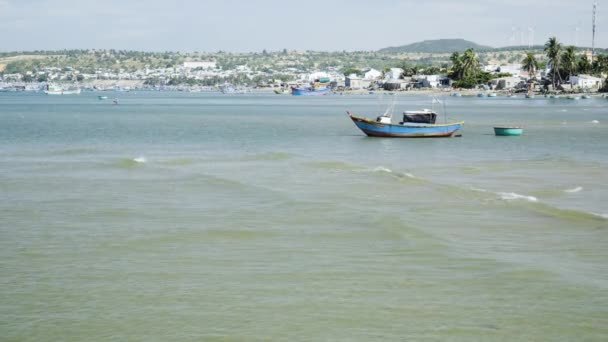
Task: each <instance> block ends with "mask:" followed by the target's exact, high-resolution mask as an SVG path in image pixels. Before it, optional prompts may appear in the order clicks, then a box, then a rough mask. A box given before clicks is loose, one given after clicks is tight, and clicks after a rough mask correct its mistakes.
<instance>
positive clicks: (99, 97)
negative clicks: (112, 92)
mask: <svg viewBox="0 0 608 342" xmlns="http://www.w3.org/2000/svg"><path fill="white" fill-rule="evenodd" d="M97 99H99V100H107V99H108V97H107V96H105V95H98V96H97Z"/></svg>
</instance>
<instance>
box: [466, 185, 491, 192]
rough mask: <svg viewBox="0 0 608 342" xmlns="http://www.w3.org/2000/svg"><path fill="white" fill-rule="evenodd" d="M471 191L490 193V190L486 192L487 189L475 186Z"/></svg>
mask: <svg viewBox="0 0 608 342" xmlns="http://www.w3.org/2000/svg"><path fill="white" fill-rule="evenodd" d="M470 189H471V190H473V191H477V192H488V190H486V189H482V188H476V187H474V186H472V187H471V188H470Z"/></svg>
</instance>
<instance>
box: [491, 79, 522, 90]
mask: <svg viewBox="0 0 608 342" xmlns="http://www.w3.org/2000/svg"><path fill="white" fill-rule="evenodd" d="M521 82H522V81H521V78H519V77H501V78H496V79H493V80H491V81H490V86H491V87H492V89H496V90H501V89H513V88H515V87H517V86H518V85H519V84H520V83H521Z"/></svg>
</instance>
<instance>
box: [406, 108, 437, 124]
mask: <svg viewBox="0 0 608 342" xmlns="http://www.w3.org/2000/svg"><path fill="white" fill-rule="evenodd" d="M436 120H437V113H435V112H433V111H431V110H428V109H424V110H416V111H406V112H403V122H400V124H402V125H403V124H408V123H421V124H434V123H435V121H436Z"/></svg>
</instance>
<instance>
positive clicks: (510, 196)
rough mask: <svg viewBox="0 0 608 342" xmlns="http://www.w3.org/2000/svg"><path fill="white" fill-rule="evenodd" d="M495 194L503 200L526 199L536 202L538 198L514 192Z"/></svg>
mask: <svg viewBox="0 0 608 342" xmlns="http://www.w3.org/2000/svg"><path fill="white" fill-rule="evenodd" d="M496 194H497V195H498V196H500V198H501V199H503V200H505V201H513V200H526V201H528V202H538V198H536V197H534V196H526V195H520V194H518V193H515V192H498V193H496Z"/></svg>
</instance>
